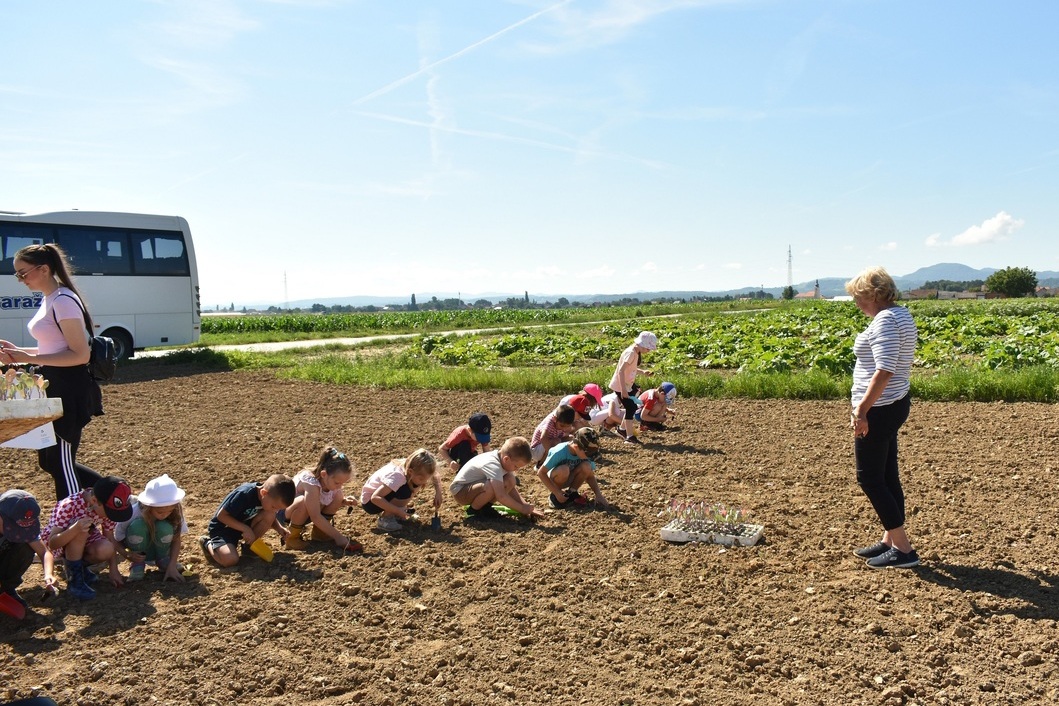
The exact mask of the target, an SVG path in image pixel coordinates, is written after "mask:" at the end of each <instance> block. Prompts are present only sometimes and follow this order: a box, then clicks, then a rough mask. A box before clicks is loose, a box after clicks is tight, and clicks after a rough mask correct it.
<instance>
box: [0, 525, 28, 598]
mask: <svg viewBox="0 0 1059 706" xmlns="http://www.w3.org/2000/svg"><path fill="white" fill-rule="evenodd" d="M32 563H33V547H31V546H29V545H28V544H21V543H20V544H16V543H15V542H9V541H7V540H6V539H3V538H0V590H3V591H13V590H15V589H16V588H18V587H19V584H21V583H22V576H23V575H24V574H25V573H26V570H27V569H28V568H29V565H30V564H32Z"/></svg>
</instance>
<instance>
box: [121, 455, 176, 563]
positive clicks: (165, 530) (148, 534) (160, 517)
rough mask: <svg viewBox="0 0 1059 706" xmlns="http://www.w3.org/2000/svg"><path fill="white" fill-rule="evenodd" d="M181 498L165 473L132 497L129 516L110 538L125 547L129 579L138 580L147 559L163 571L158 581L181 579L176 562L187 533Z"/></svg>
mask: <svg viewBox="0 0 1059 706" xmlns="http://www.w3.org/2000/svg"><path fill="white" fill-rule="evenodd" d="M183 499H184V491H183V490H182V489H180V488H178V487H177V484H176V482H175V481H173V479H172V478H170V477H169V475H168V474H165V473H163V474H162V475H160V476H158V477H157V478H152V479H151V480H149V481H147V485H145V486H144V488H143V492H142V493H139V494H138V495H134V496H133V503H132V517H131V518H129V521H128V522H119V523H118V525H117V527H115V528H114V538H115V539H117V540H118V541H119V542H121V543H122V545H123V546H124V547H125V549H127V550H128V557H129V562H130V563H131V565H130V566H129V581H142V580H143V577H144V571H145V570H146V567H147V562H153V563H154V565H155V566H157V567H158V568H159V569H161V570H162V571H163V572H164V574H163V576H162V581H176V582H178V583H183V582H184V576H183V575H182V574H181V573H180V572H181V570H182V569H183V567H182V566H181V565H180V561H179V558H180V547H181V546H182V544H183V541H182V538H183V536H184V535H185V534H187V533H188V523H187V521H186V520H185V519H184V508H183V506H182V505H181V504H180V501H181V500H183Z"/></svg>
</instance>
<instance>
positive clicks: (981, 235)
mask: <svg viewBox="0 0 1059 706" xmlns="http://www.w3.org/2000/svg"><path fill="white" fill-rule="evenodd" d="M1025 223H1026V221H1024V220H1022V219H1021V218H1015V217H1013V216H1012V215H1011V214H1010V213H1008V212H1006V211H1001V212H1000V213H998V214H996V215H995V216H993V217H992V218H988V219H986V220H985V221H983V223H982V225H980V226H971V227H970V228H968V229H967V230H965V231H964V232H962V233H960V234H959V235H957V236H956V237H955V238H953V239H952V244H953V245H980V244H982V243H993V242H997V241H999V240H1007V239H1008V236H1010V235H1011V234H1012V233H1014V232H1015V231H1016V230H1018V229H1019V228H1021V227H1022V226H1023V225H1024V224H1025Z"/></svg>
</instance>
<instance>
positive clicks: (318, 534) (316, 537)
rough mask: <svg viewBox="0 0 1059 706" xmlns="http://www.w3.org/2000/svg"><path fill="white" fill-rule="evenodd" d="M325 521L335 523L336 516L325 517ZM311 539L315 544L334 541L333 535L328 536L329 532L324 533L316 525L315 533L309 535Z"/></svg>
mask: <svg viewBox="0 0 1059 706" xmlns="http://www.w3.org/2000/svg"><path fill="white" fill-rule="evenodd" d="M324 519H325V520H327V521H328V522H333V521H334V519H335V516H334V515H324ZM309 539H311V540H313V541H314V542H330V541H332V540H331V535H329V534H327V532H324V531H323V530H322V529H320V528H319V527H317V526H316V525H313V531H312V533H311V534H310V535H309Z"/></svg>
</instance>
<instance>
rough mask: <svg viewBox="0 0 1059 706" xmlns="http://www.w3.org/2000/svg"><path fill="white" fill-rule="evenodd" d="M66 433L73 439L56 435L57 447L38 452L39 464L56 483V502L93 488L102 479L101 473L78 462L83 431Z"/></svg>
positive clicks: (68, 431) (66, 431)
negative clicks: (78, 450)
mask: <svg viewBox="0 0 1059 706" xmlns="http://www.w3.org/2000/svg"><path fill="white" fill-rule="evenodd" d="M64 433H65V434H66V435H67V436H68V437H70V436H72V437H74V438H73V439H69V438H66V439H64V438H63V437H61V436H59V434H58V433H56V435H55V440H56V444H55V446H49V447H48V448H46V449H41V450H40V451H38V452H37V464H38V465H39V466H40V467H41V468H42V469H44V470H45V471H46V472H47V473H48V475H50V476H51V477H52V480H53V481H55V500H56V501H59V500H62V499H63V498H65V497H68V496H70V495H73V494H75V493H78V492H80V491H81V490H82V489H84V488H91V487H92V486H94V485H95V484H96V481H98V480H99V479H100V478H102V476H101V475H99V473H97V472H96V471H93V470H92V469H91V468H89V467H88V466H85V465H82V464H80V463H78V462H77V460H76V459H77V447H78V446H80V445H81V429H67V430H64Z"/></svg>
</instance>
